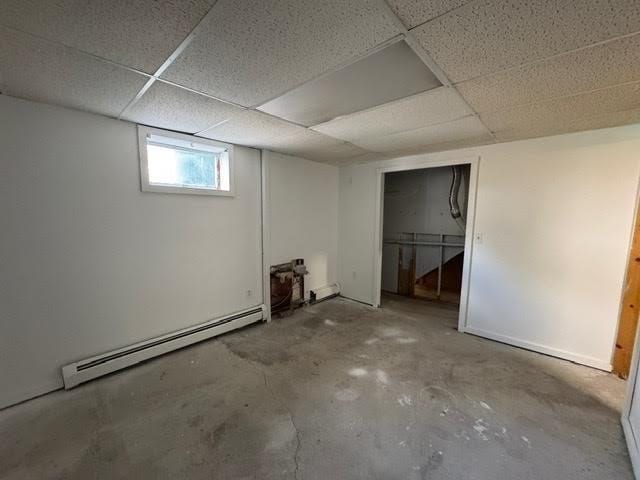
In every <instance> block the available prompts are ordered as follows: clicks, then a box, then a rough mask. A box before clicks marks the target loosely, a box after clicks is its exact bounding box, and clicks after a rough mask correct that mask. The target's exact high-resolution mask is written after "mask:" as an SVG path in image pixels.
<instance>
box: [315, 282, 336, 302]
mask: <svg viewBox="0 0 640 480" xmlns="http://www.w3.org/2000/svg"><path fill="white" fill-rule="evenodd" d="M309 294H310V296H311V299H310V301H311V303H315V302H319V301H320V300H327V299H328V298H332V297H337V296H338V295H340V285H339V284H337V283H333V284H331V285H327V286H326V287H320V288H313V289H311V292H310V293H309Z"/></svg>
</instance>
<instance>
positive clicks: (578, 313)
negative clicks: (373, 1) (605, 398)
mask: <svg viewBox="0 0 640 480" xmlns="http://www.w3.org/2000/svg"><path fill="white" fill-rule="evenodd" d="M474 156H475V157H478V156H479V157H480V158H481V160H480V167H479V177H478V184H477V204H476V222H475V231H476V232H477V233H479V234H480V235H481V237H482V241H481V242H478V241H474V245H473V249H472V260H471V277H470V291H469V304H468V317H467V329H468V331H472V332H475V333H477V334H480V335H484V336H487V337H491V338H495V339H499V340H502V341H506V342H509V343H513V344H517V345H521V346H525V347H528V348H531V349H534V350H537V351H543V352H546V353H549V354H552V355H557V356H559V357H563V358H568V359H572V360H574V361H577V362H580V363H584V364H587V365H592V366H596V367H599V368H603V369H608V368H609V367H610V360H611V355H612V351H613V343H614V338H615V334H616V327H617V318H618V308H619V302H620V294H621V289H622V284H623V277H624V272H625V263H626V256H627V252H628V245H629V240H630V234H631V228H632V220H633V208H634V202H635V195H636V189H637V184H638V176H639V173H640V126H638V125H635V126H628V127H621V128H615V129H608V130H598V131H593V132H584V133H578V134H571V135H561V136H556V137H548V138H542V139H536V140H527V141H521V142H513V143H508V144H500V145H491V146H485V147H478V148H471V149H464V150H458V151H451V152H443V153H438V154H430V155H420V156H415V157H405V158H401V159H394V160H388V161H384V162H378V163H373V164H364V165H355V166H349V167H344V168H342V169H341V174H340V220H339V222H340V224H339V225H340V229H339V232H340V239H339V248H340V258H341V261H340V264H339V280H340V282H341V285H342V291H343V294H344V295H345V296H348V297H351V298H354V299H357V300H360V301H363V302H367V303H372V302H373V298H374V296H373V295H374V285H373V281H374V280H373V279H374V277H375V276H374V272H373V266H374V252H375V249H376V247H375V246H374V240H373V237H374V226H375V223H376V219H375V211H376V209H375V204H376V199H375V191H376V182H377V174H376V170H377V169H378V168H381V167H389V166H399V165H402V166H409V165H412V164H414V165H415V164H421V163H425V162H438V161H442V160H447V159H463V158H470V157H474Z"/></svg>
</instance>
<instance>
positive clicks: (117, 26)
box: [0, 0, 215, 73]
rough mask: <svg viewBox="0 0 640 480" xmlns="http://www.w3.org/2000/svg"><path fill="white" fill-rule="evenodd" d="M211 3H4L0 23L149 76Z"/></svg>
mask: <svg viewBox="0 0 640 480" xmlns="http://www.w3.org/2000/svg"><path fill="white" fill-rule="evenodd" d="M214 3H215V0H166V1H157V0H135V1H132V0H83V1H80V0H55V1H54V0H46V1H43V0H3V1H2V3H1V5H2V14H1V15H0V23H2V24H5V25H8V26H11V27H15V28H18V29H20V30H24V31H26V32H29V33H33V34H35V35H39V36H42V37H45V38H48V39H50V40H55V41H58V42H61V43H64V44H65V45H67V46H72V47H75V48H78V49H80V50H83V51H86V52H89V53H92V54H94V55H97V56H99V57H103V58H107V59H109V60H112V61H115V62H118V63H121V64H123V65H127V66H130V67H133V68H137V69H140V70H142V71H145V72H147V73H154V72H155V71H156V69H157V68H158V67H159V66H160V65H161V64H162V63H163V62H164V61H165V60H166V59H167V57H168V56H169V55H170V54H171V53H172V52H173V51H174V50H175V49H176V47H177V46H178V45H179V44H180V43H181V42H182V40H184V38H185V37H186V36H187V35H188V34H189V33H190V32H191V30H193V28H194V27H195V26H196V25H197V23H198V22H199V21H200V20H201V19H202V17H203V16H204V15H205V14H206V13H207V11H208V10H209V9H210V8H211V6H212V5H213V4H214Z"/></svg>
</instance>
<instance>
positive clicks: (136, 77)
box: [0, 26, 148, 117]
mask: <svg viewBox="0 0 640 480" xmlns="http://www.w3.org/2000/svg"><path fill="white" fill-rule="evenodd" d="M147 80H148V77H146V76H144V75H141V74H138V73H134V72H132V71H130V70H127V69H125V68H121V67H118V66H115V65H113V64H110V63H106V62H101V61H99V60H96V59H95V58H93V57H91V56H89V55H85V54H83V53H80V52H78V51H76V50H74V49H71V48H67V47H64V46H62V45H59V44H55V43H52V42H49V41H46V40H43V39H41V38H38V37H34V36H33V35H29V34H27V33H23V32H19V31H16V30H13V29H11V28H5V27H1V26H0V89H1V90H2V92H3V93H6V94H9V95H12V96H14V97H21V98H27V99H29V100H35V101H39V102H45V103H52V104H54V105H61V106H64V107H70V108H75V109H78V110H85V111H89V112H94V113H100V114H103V115H109V116H112V117H117V116H118V115H119V114H120V112H121V111H122V109H123V108H124V107H125V106H126V105H127V104H128V103H129V102H130V101H131V100H132V99H133V98H134V97H135V96H136V93H137V92H138V91H139V90H140V89H141V88H142V86H143V85H144V84H145V83H146V82H147Z"/></svg>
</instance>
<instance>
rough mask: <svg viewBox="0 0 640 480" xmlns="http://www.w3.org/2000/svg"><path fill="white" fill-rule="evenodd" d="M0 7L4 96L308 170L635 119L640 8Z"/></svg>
mask: <svg viewBox="0 0 640 480" xmlns="http://www.w3.org/2000/svg"><path fill="white" fill-rule="evenodd" d="M1 5H2V15H1V16H0V90H1V91H2V92H3V93H5V94H8V95H13V96H16V97H21V98H27V99H31V100H35V101H40V102H45V103H52V104H57V105H62V106H65V107H70V108H75V109H79V110H86V111H90V112H94V113H99V114H102V115H107V116H110V117H114V118H121V119H124V120H128V121H132V122H136V123H141V124H145V125H151V126H156V127H160V128H166V129H171V130H177V131H182V132H185V133H190V134H195V135H200V136H202V137H206V138H212V139H217V140H222V141H227V142H233V143H237V144H241V145H247V146H252V147H256V148H266V149H270V150H274V151H279V152H283V153H288V154H292V155H298V156H302V157H306V158H310V159H312V160H318V161H323V162H329V163H335V164H341V163H344V162H360V161H366V160H372V159H376V158H381V156H387V157H388V156H390V155H393V154H400V153H402V152H409V151H411V152H420V151H424V152H428V151H438V150H446V149H452V148H460V147H465V146H473V145H484V144H488V143H493V142H496V141H512V140H519V139H525V138H533V137H539V136H544V135H554V134H560V133H567V132H575V131H581V130H589V129H595V128H606V127H612V126H618V125H625V124H630V123H638V122H640V2H638V1H637V0H598V1H593V0H573V1H571V2H564V1H558V2H552V1H548V0H530V1H529V0H527V1H525V0H523V1H518V2H515V1H514V2H505V1H502V0H471V1H470V0H431V1H427V0H388V1H387V2H385V1H383V0H360V1H353V0H325V1H322V2H318V1H315V0H251V1H250V0H218V1H215V0H170V1H169V0H167V1H162V2H158V1H156V0H138V1H135V2H129V1H125V0H117V1H114V0H85V1H82V2H79V1H77V0H57V1H55V2H42V1H40V0H2V3H1ZM394 51H396V52H399V56H395V57H394V56H393V55H391V53H393V52H394ZM385 55H386V56H387V57H386V58H385ZM398 58H400V59H401V60H402V59H404V60H406V61H407V63H405V64H402V62H400V63H394V62H396V60H397V59H398ZM359 87H361V88H359Z"/></svg>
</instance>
